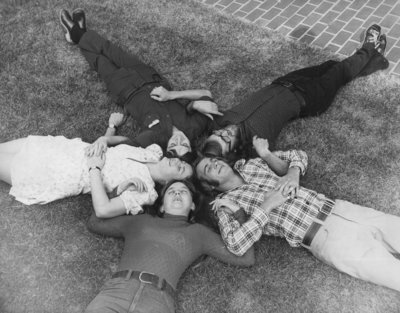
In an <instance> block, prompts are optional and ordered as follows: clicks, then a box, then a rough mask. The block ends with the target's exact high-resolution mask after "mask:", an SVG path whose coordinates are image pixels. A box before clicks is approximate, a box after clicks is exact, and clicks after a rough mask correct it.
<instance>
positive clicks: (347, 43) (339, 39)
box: [197, 0, 400, 77]
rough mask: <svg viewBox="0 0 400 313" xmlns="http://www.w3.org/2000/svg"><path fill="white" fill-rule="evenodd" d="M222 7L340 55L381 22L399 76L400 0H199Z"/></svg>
mask: <svg viewBox="0 0 400 313" xmlns="http://www.w3.org/2000/svg"><path fill="white" fill-rule="evenodd" d="M197 1H199V2H202V3H204V4H206V5H209V6H212V7H214V8H216V9H217V10H219V11H223V12H225V13H228V14H232V15H233V16H236V17H237V18H239V19H242V20H244V21H247V22H249V23H254V24H257V25H259V26H260V27H265V28H267V29H271V30H275V31H278V32H280V33H282V34H283V35H284V36H286V37H288V38H291V39H294V40H300V41H302V42H305V43H308V44H311V45H313V46H316V47H320V48H326V49H329V50H331V51H332V52H334V53H337V54H339V55H340V56H348V55H351V54H352V53H353V52H354V50H355V49H356V48H357V47H359V46H360V42H361V41H362V38H363V32H364V30H365V29H366V28H367V27H368V26H370V25H371V24H374V23H376V24H379V25H381V26H382V32H383V33H385V34H386V35H387V39H388V45H387V47H386V54H385V55H386V57H387V59H388V60H389V61H390V66H389V68H388V69H387V72H388V73H391V74H394V75H396V76H397V77H400V0H197Z"/></svg>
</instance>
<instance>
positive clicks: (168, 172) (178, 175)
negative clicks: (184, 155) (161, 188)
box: [157, 157, 193, 183]
mask: <svg viewBox="0 0 400 313" xmlns="http://www.w3.org/2000/svg"><path fill="white" fill-rule="evenodd" d="M157 171H158V173H157V176H158V177H159V181H158V182H160V183H162V182H164V183H166V182H169V181H171V180H183V179H188V178H190V177H192V176H193V168H192V166H191V165H190V164H188V163H186V162H185V161H182V160H180V159H178V158H167V157H164V158H162V159H161V161H160V162H159V166H158V168H157Z"/></svg>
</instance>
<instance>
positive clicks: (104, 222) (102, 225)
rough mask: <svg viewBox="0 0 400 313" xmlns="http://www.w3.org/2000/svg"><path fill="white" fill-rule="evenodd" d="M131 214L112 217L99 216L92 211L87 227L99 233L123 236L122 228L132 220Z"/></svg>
mask: <svg viewBox="0 0 400 313" xmlns="http://www.w3.org/2000/svg"><path fill="white" fill-rule="evenodd" d="M132 218H134V217H133V216H119V217H114V218H99V217H97V216H96V214H95V212H93V213H92V215H91V216H90V218H89V220H88V222H87V225H86V226H87V228H88V229H89V230H90V231H91V232H92V233H96V234H99V235H104V236H110V237H117V238H118V237H123V236H124V230H125V229H126V227H127V225H128V224H129V223H130V222H131V221H132Z"/></svg>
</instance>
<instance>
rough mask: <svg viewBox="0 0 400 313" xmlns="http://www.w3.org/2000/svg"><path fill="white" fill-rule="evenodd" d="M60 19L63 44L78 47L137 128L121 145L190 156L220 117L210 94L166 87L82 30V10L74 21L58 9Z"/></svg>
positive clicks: (149, 70) (159, 78)
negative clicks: (154, 147) (194, 143)
mask: <svg viewBox="0 0 400 313" xmlns="http://www.w3.org/2000/svg"><path fill="white" fill-rule="evenodd" d="M60 21H61V25H62V26H63V27H64V28H65V30H66V36H65V37H66V40H67V41H68V42H69V43H74V44H78V46H79V48H80V51H81V53H82V54H83V56H84V57H85V59H86V60H87V62H88V63H89V66H90V68H92V69H93V70H95V71H96V72H97V73H98V74H99V75H100V77H101V79H103V80H104V82H105V83H106V86H107V89H108V91H109V92H110V94H111V96H112V97H113V99H114V100H115V102H116V104H117V105H119V106H121V107H123V108H124V111H125V112H127V113H128V114H129V115H130V116H132V118H133V119H134V120H135V121H136V122H137V124H138V125H139V126H140V128H141V129H140V132H139V134H138V135H137V136H136V137H135V138H132V139H131V140H129V141H124V143H129V144H131V145H135V146H141V147H147V146H148V145H150V144H153V143H156V144H158V145H159V146H161V147H162V148H163V149H164V150H167V151H169V152H171V153H175V155H177V156H184V155H186V154H189V157H190V153H191V151H192V147H191V146H190V142H192V141H194V140H195V138H196V137H197V136H199V135H200V134H201V133H203V131H204V130H205V128H206V127H207V125H208V123H209V122H208V120H211V119H212V118H213V117H212V115H220V114H222V113H221V112H219V111H218V107H217V105H216V104H215V103H214V102H213V100H212V98H211V96H212V95H211V92H210V91H209V90H205V89H196V90H184V91H171V90H170V89H171V86H170V83H169V82H168V81H167V80H166V78H165V77H163V76H162V75H161V74H159V73H158V72H157V71H156V70H155V69H154V68H153V67H151V66H149V65H147V64H145V63H143V62H142V61H140V59H139V58H138V57H137V56H135V55H133V54H129V53H127V52H125V51H123V50H122V49H121V48H120V47H118V46H117V45H115V44H113V43H111V42H110V41H108V40H106V39H104V38H103V37H102V36H100V35H99V34H98V33H96V32H95V31H93V30H86V16H85V12H84V11H83V10H82V9H76V10H74V11H73V13H72V17H71V15H70V14H69V12H68V11H67V10H61V12H60ZM168 90H169V91H168ZM160 101H162V102H165V104H164V103H162V104H161V103H160ZM109 126H110V127H109V130H108V134H115V131H116V128H115V126H116V125H115V124H112V123H111V124H110V125H109ZM188 143H189V144H188Z"/></svg>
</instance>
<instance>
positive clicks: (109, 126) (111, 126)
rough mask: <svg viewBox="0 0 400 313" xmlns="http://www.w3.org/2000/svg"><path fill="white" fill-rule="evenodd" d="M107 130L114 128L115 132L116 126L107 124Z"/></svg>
mask: <svg viewBox="0 0 400 313" xmlns="http://www.w3.org/2000/svg"><path fill="white" fill-rule="evenodd" d="M108 128H114V129H115V130H117V126H115V125H114V124H108Z"/></svg>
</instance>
